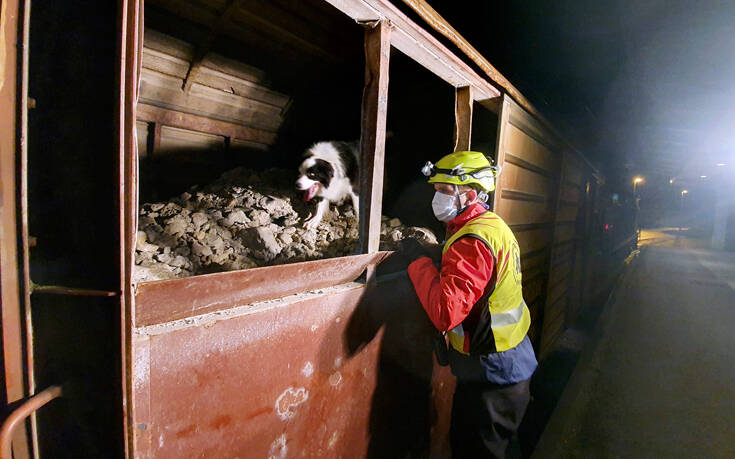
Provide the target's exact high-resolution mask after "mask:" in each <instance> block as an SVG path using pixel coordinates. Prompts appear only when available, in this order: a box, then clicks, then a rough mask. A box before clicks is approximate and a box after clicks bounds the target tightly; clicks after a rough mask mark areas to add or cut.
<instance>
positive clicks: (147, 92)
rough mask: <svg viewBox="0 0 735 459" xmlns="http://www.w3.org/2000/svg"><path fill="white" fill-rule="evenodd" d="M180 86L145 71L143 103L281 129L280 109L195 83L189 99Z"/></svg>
mask: <svg viewBox="0 0 735 459" xmlns="http://www.w3.org/2000/svg"><path fill="white" fill-rule="evenodd" d="M179 85H181V79H179V78H175V77H171V76H168V75H163V74H159V73H157V72H155V71H153V70H150V69H143V74H142V77H141V84H140V91H141V92H140V101H141V102H143V103H146V104H149V105H155V106H158V107H165V108H170V109H173V110H178V111H182V112H187V113H196V114H198V115H203V116H207V117H210V118H215V119H219V120H223V121H229V122H231V123H236V124H242V125H245V126H249V127H252V128H256V129H263V130H267V131H272V132H275V131H277V130H278V128H279V127H280V125H281V122H282V118H281V107H277V106H274V105H270V104H265V103H262V102H258V101H256V100H252V99H249V98H247V97H242V96H239V95H237V94H232V93H230V92H224V91H220V90H218V89H213V88H210V87H207V86H204V85H201V84H198V83H194V86H193V87H192V90H191V93H190V94H189V95H186V94H184V92H183V91H181V90H180V89H179Z"/></svg>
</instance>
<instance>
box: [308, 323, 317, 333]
mask: <svg viewBox="0 0 735 459" xmlns="http://www.w3.org/2000/svg"><path fill="white" fill-rule="evenodd" d="M318 329H319V326H318V325H317V324H314V325H312V326H311V328H309V330H311V331H313V332H315V331H317V330H318Z"/></svg>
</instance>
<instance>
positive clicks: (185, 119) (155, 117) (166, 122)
mask: <svg viewBox="0 0 735 459" xmlns="http://www.w3.org/2000/svg"><path fill="white" fill-rule="evenodd" d="M136 114H137V117H138V120H140V121H147V122H150V123H158V124H160V125H163V126H172V127H177V128H181V129H189V130H192V131H197V132H205V133H209V134H217V135H221V136H224V137H230V138H235V139H241V140H247V141H250V142H256V143H258V144H262V145H270V144H272V143H273V142H274V141H275V139H276V134H274V133H272V132H267V131H262V130H260V129H253V128H249V127H245V126H240V125H238V124H234V123H228V122H226V121H219V120H214V119H211V118H207V117H204V116H198V115H193V114H191V113H182V112H178V111H174V110H168V109H165V108H160V107H154V106H152V105H148V104H144V103H138V107H137V112H136Z"/></svg>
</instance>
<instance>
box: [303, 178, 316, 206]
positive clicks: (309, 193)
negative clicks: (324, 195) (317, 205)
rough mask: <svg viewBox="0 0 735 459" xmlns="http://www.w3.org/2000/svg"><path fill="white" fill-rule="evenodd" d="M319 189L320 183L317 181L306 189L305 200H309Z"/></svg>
mask: <svg viewBox="0 0 735 459" xmlns="http://www.w3.org/2000/svg"><path fill="white" fill-rule="evenodd" d="M318 190H319V183H315V184H313V185H312V186H310V187H309V188H308V189H307V190H306V191H304V201H306V202H309V201H311V199H312V198H313V197H314V195H315V194H316V192H317V191H318Z"/></svg>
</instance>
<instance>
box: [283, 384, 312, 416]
mask: <svg viewBox="0 0 735 459" xmlns="http://www.w3.org/2000/svg"><path fill="white" fill-rule="evenodd" d="M308 399H309V391H307V390H306V389H305V388H303V387H299V388H298V389H294V388H293V387H289V388H288V389H286V390H285V391H283V393H282V394H281V395H280V396H279V397H278V399H277V400H276V413H278V416H279V417H280V418H281V419H282V420H284V421H286V420H288V419H291V418H292V417H294V415H295V414H296V407H297V406H299V405H301V404H302V403H304V402H305V401H307V400H308Z"/></svg>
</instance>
